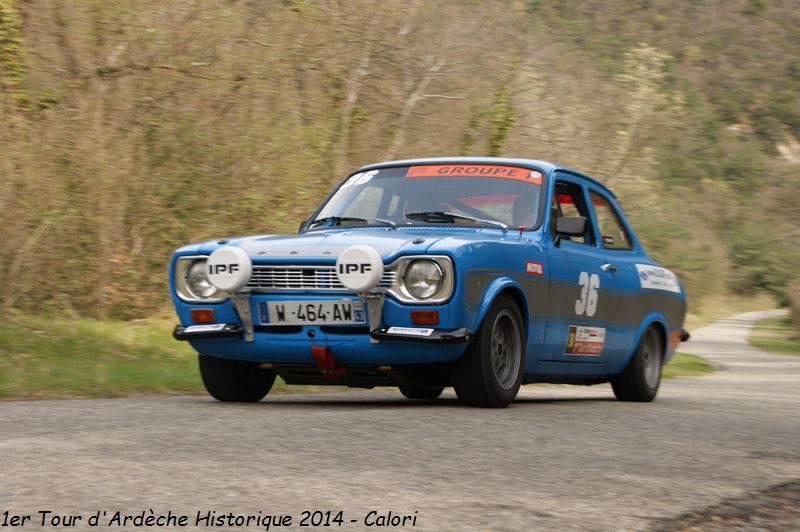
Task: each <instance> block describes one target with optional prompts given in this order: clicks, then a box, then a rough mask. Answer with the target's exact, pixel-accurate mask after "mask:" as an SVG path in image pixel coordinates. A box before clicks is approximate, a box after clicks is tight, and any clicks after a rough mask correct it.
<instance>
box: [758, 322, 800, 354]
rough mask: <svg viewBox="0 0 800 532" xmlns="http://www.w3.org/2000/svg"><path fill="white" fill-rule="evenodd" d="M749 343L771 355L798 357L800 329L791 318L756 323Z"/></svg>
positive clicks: (799, 351) (799, 352)
mask: <svg viewBox="0 0 800 532" xmlns="http://www.w3.org/2000/svg"><path fill="white" fill-rule="evenodd" d="M749 340H750V343H751V344H753V345H754V346H756V347H760V348H761V349H765V350H767V351H772V352H773V353H783V354H787V355H800V328H799V327H798V326H797V325H796V323H795V322H793V321H792V316H779V317H777V318H767V319H765V320H761V321H759V322H758V323H756V325H755V327H754V328H753V332H752V333H751V335H750V338H749Z"/></svg>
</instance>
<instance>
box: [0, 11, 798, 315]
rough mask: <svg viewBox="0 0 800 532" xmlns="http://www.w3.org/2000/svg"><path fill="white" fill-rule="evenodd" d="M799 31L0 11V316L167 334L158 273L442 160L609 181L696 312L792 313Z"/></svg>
mask: <svg viewBox="0 0 800 532" xmlns="http://www.w3.org/2000/svg"><path fill="white" fill-rule="evenodd" d="M798 27H800V9H797V3H796V1H795V0H776V1H771V2H767V1H764V0H704V1H702V2H692V1H688V0H686V1H671V0H641V1H632V0H591V1H586V2H571V1H568V0H562V1H550V0H548V1H545V0H541V1H538V0H529V1H521V0H518V1H505V0H486V1H477V0H474V1H464V2H450V1H438V2H430V1H422V0H413V1H400V0H397V1H367V0H364V1H353V2H349V1H348V2H345V1H342V0H321V1H319V2H313V1H310V0H284V1H280V2H278V1H275V2H259V1H246V0H238V1H237V0H175V1H170V2H162V1H157V0H136V1H134V0H119V1H115V2H108V1H105V0H72V1H70V2H63V1H58V0H25V1H23V0H16V1H12V0H0V91H1V93H0V227H2V231H3V233H2V238H0V256H2V257H3V260H2V261H0V279H2V283H0V306H1V307H0V308H2V311H3V312H12V311H21V312H31V311H42V310H46V311H48V312H51V313H61V314H67V315H83V316H90V317H100V318H103V317H115V318H134V317H141V316H144V315H150V314H152V313H153V312H160V311H163V309H164V308H165V307H166V306H167V301H168V297H167V292H166V263H167V260H168V257H169V254H170V252H171V251H172V250H173V249H174V248H176V247H178V246H180V245H182V244H185V243H188V242H192V241H197V240H202V239H207V238H213V237H219V236H225V235H236V234H248V233H272V232H292V231H294V230H295V229H296V227H297V224H298V223H299V222H300V221H301V220H302V219H303V218H304V217H305V216H306V215H307V214H308V213H310V212H311V211H312V209H313V208H314V206H315V205H316V204H317V202H318V201H319V200H320V199H321V198H322V197H323V196H324V195H325V194H326V192H327V191H328V189H329V188H330V187H331V186H332V185H333V184H334V183H335V182H336V181H338V180H339V179H340V178H342V177H343V176H344V174H345V172H347V171H348V170H350V169H352V168H354V167H357V166H358V165H361V164H365V163H368V162H374V161H379V160H383V159H389V158H400V157H410V156H435V155H447V154H464V155H509V156H520V157H532V158H542V159H548V160H553V161H556V162H559V163H563V164H567V165H569V166H573V167H575V168H577V169H580V170H583V171H585V172H587V173H590V174H592V175H594V176H596V177H598V178H600V179H601V180H604V181H605V182H606V183H608V184H610V185H611V186H612V187H613V188H614V189H615V190H616V192H617V194H618V195H619V197H620V198H621V201H622V203H623V205H624V206H625V207H626V210H627V211H628V213H629V215H630V216H631V218H632V219H633V222H634V226H635V227H636V228H637V230H638V233H639V234H640V237H641V238H642V239H643V240H644V241H645V243H646V245H647V247H648V249H649V250H650V251H651V253H652V254H653V255H654V256H655V257H656V258H657V259H658V260H660V261H662V262H664V263H665V264H666V265H668V266H669V267H670V268H673V269H674V270H675V271H676V272H678V273H679V274H680V276H681V277H682V279H683V280H684V281H685V283H686V285H687V287H688V291H689V297H690V306H692V307H693V308H695V309H697V308H698V307H699V306H701V305H702V303H703V302H704V301H712V300H713V298H717V297H720V296H722V295H725V294H740V295H745V296H748V297H749V296H750V295H754V294H757V293H759V292H764V291H766V292H768V293H770V294H773V295H775V296H777V297H778V298H780V299H787V298H788V297H789V295H790V294H788V293H787V288H786V287H787V286H789V284H790V283H791V282H792V280H793V279H794V280H796V279H797V278H798V274H797V273H795V268H796V267H795V265H796V264H797V263H798V261H799V260H800V255H799V254H798V247H797V242H798V237H800V209H798V207H797V196H798V192H800V176H799V174H800V172H799V171H798V170H800V144H798V140H797V139H798V138H800V32H798V31H797V28H798ZM794 286H795V287H796V286H798V285H796V284H795V285H794ZM795 299H797V298H795Z"/></svg>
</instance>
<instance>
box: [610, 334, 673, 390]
mask: <svg viewBox="0 0 800 532" xmlns="http://www.w3.org/2000/svg"><path fill="white" fill-rule="evenodd" d="M663 358H664V348H663V342H662V341H661V333H660V332H659V330H658V329H656V328H655V327H649V328H648V329H647V330H646V331H645V332H644V334H642V339H641V340H639V345H638V346H636V352H634V353H633V356H632V357H631V360H630V362H628V365H627V367H626V368H625V371H623V372H622V373H621V374H619V375H617V376H616V377H614V378H613V379H611V387H612V388H613V390H614V395H615V396H616V397H617V399H619V400H620V401H637V402H649V401H652V400H653V399H655V397H656V394H657V393H658V387H659V385H660V384H661V361H662V359H663Z"/></svg>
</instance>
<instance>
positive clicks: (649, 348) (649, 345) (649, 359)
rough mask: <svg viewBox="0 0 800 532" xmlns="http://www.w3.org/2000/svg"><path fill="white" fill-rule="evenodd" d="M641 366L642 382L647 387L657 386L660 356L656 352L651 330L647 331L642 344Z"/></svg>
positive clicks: (656, 346)
mask: <svg viewBox="0 0 800 532" xmlns="http://www.w3.org/2000/svg"><path fill="white" fill-rule="evenodd" d="M642 366H643V367H644V382H645V383H647V386H648V387H649V388H655V387H656V386H658V381H659V379H660V377H661V356H660V354H659V352H658V344H657V340H656V335H655V334H654V333H653V331H652V330H649V331H647V333H646V336H645V339H644V345H643V346H642Z"/></svg>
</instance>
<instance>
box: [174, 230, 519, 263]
mask: <svg viewBox="0 0 800 532" xmlns="http://www.w3.org/2000/svg"><path fill="white" fill-rule="evenodd" d="M515 236H516V235H515ZM504 237H507V235H503V233H502V232H501V231H499V230H496V229H474V228H462V227H453V228H449V227H448V228H442V227H432V228H425V227H401V228H398V229H391V228H386V229H384V228H380V229H374V228H370V229H352V230H344V231H342V230H330V231H312V232H309V233H304V234H299V235H261V236H253V237H244V238H232V239H224V240H210V241H207V242H201V243H198V244H194V245H191V246H186V247H184V248H181V249H180V250H178V253H179V254H189V253H198V254H206V253H210V252H211V251H213V250H214V249H216V248H217V247H220V246H222V245H229V246H238V247H240V248H242V249H243V250H245V251H246V252H247V254H248V255H250V257H252V258H253V259H254V260H259V259H261V260H269V259H281V260H285V259H298V260H308V259H311V260H331V261H334V260H335V259H336V258H337V257H338V256H339V254H341V252H342V251H344V250H345V249H347V248H348V247H350V246H352V245H355V244H363V245H367V246H371V247H373V248H375V250H377V251H378V253H379V254H380V255H381V258H382V259H383V260H384V262H389V261H392V260H394V258H396V257H397V256H399V255H410V254H424V253H427V252H428V250H429V249H430V248H431V247H432V246H434V245H435V244H438V245H436V252H437V253H439V252H443V251H454V250H455V249H457V248H458V247H460V246H462V245H466V244H474V243H476V242H480V241H483V242H485V241H487V240H488V241H497V240H500V239H502V238H504Z"/></svg>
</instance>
